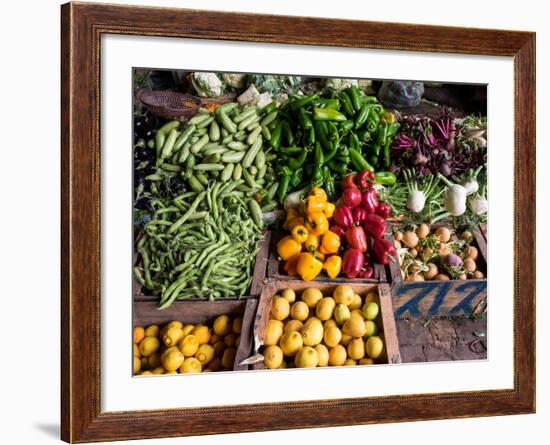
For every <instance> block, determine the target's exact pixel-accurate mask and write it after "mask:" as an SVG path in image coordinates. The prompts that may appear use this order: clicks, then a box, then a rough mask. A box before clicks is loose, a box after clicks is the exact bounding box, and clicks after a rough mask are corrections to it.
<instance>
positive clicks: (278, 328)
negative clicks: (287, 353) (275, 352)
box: [264, 320, 283, 346]
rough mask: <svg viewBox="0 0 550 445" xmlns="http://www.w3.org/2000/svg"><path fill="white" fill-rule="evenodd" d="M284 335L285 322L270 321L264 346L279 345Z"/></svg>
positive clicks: (266, 329) (265, 334)
mask: <svg viewBox="0 0 550 445" xmlns="http://www.w3.org/2000/svg"><path fill="white" fill-rule="evenodd" d="M282 335H283V322H282V321H280V320H268V321H267V326H266V328H265V333H264V345H266V346H271V345H276V344H277V343H279V339H280V338H281V336H282Z"/></svg>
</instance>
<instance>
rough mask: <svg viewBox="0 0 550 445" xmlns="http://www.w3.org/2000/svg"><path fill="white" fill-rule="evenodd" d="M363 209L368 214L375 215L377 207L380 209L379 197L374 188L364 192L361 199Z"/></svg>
mask: <svg viewBox="0 0 550 445" xmlns="http://www.w3.org/2000/svg"><path fill="white" fill-rule="evenodd" d="M361 207H363V208H364V209H365V210H366V211H367V213H374V212H375V210H376V207H378V195H377V194H376V190H375V189H373V188H370V189H367V190H365V191H364V192H363V194H362V197H361Z"/></svg>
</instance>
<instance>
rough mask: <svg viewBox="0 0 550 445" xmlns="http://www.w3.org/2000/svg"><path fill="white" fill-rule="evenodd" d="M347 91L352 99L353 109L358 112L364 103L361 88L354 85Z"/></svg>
mask: <svg viewBox="0 0 550 445" xmlns="http://www.w3.org/2000/svg"><path fill="white" fill-rule="evenodd" d="M347 92H348V94H349V97H350V99H351V103H352V105H353V109H354V110H355V111H356V112H358V111H359V110H360V109H361V105H362V103H363V101H362V100H361V94H360V93H359V88H357V87H356V86H355V85H352V86H350V87H349V88H348V89H347Z"/></svg>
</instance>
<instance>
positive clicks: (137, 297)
mask: <svg viewBox="0 0 550 445" xmlns="http://www.w3.org/2000/svg"><path fill="white" fill-rule="evenodd" d="M270 240H271V232H270V231H266V233H265V237H264V239H263V240H262V241H261V242H260V246H259V250H258V253H257V254H256V262H255V263H254V271H253V274H252V280H251V282H250V289H249V292H248V293H247V295H244V296H242V297H240V298H239V297H237V296H235V297H224V298H223V300H242V299H248V298H258V296H259V295H260V292H261V291H262V288H263V285H264V281H265V278H266V270H267V262H268V255H269V246H270ZM137 264H139V255H138V254H137V253H136V252H134V258H133V265H134V266H135V265H137ZM132 292H133V296H134V301H156V302H158V301H159V297H158V296H156V295H151V294H150V293H148V292H149V291H148V290H147V289H144V288H143V286H141V285H140V284H139V283H138V282H137V280H136V279H135V277H134V276H133V274H132ZM185 301H209V299H208V298H207V297H193V298H187V299H186V300H185Z"/></svg>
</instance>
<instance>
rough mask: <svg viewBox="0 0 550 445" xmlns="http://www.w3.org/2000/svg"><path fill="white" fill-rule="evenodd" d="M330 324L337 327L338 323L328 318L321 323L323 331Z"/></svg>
mask: <svg viewBox="0 0 550 445" xmlns="http://www.w3.org/2000/svg"><path fill="white" fill-rule="evenodd" d="M331 326H334V327H335V328H337V327H338V324H337V323H336V321H334V320H333V319H332V318H331V319H330V320H327V321H325V322H324V323H323V327H324V328H325V331H326V330H327V329H328V328H330V327H331Z"/></svg>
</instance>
